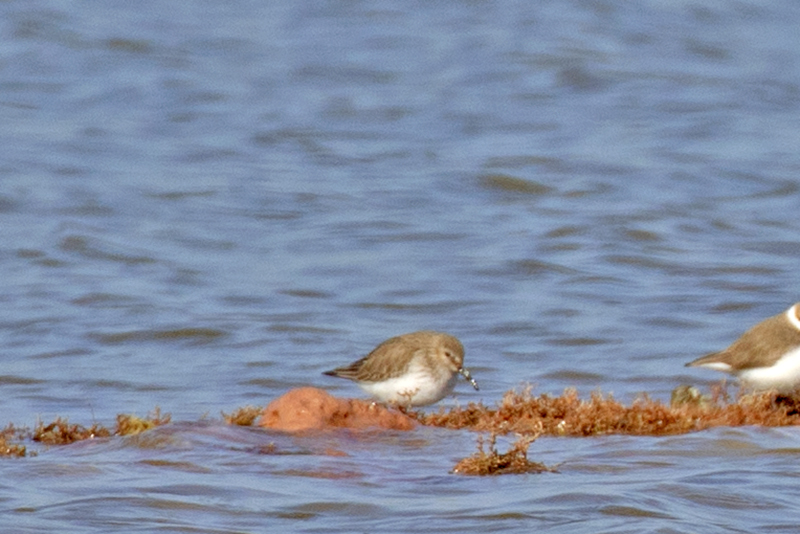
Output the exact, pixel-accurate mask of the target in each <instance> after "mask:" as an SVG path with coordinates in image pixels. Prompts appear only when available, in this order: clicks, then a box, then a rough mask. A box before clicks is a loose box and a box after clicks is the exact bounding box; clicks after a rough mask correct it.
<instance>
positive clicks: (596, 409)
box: [409, 388, 800, 436]
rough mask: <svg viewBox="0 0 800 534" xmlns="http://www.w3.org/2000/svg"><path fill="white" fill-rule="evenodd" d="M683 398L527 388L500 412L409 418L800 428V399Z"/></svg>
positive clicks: (533, 430)
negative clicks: (626, 399)
mask: <svg viewBox="0 0 800 534" xmlns="http://www.w3.org/2000/svg"><path fill="white" fill-rule="evenodd" d="M681 398H682V397H681V396H680V395H679V396H678V402H674V403H672V404H664V403H662V402H660V401H657V400H653V399H651V398H650V397H648V396H647V395H642V396H641V397H639V398H638V399H636V400H635V401H634V402H633V403H632V404H630V405H624V404H622V403H621V402H619V401H617V400H615V399H614V397H613V396H612V395H603V394H602V393H592V394H591V395H590V397H589V398H588V399H581V398H580V397H579V396H578V393H577V392H576V391H575V390H574V389H567V390H565V391H564V393H563V394H562V395H560V396H557V397H553V396H550V395H547V394H542V395H538V396H534V395H533V394H532V393H531V389H530V388H526V389H523V390H522V391H513V390H512V391H509V392H507V393H506V394H505V395H504V396H503V399H502V401H501V402H500V403H499V404H498V405H497V407H496V408H489V407H486V406H484V405H483V404H481V403H477V404H476V403H470V404H469V405H467V406H466V407H465V408H462V407H456V408H453V409H452V410H450V411H449V412H444V411H439V412H438V413H431V414H425V413H421V412H412V413H409V415H410V416H411V417H413V418H415V419H416V420H417V421H419V422H420V423H421V424H423V425H429V426H438V427H445V428H454V429H469V430H475V431H481V432H495V433H498V434H508V433H517V434H523V435H524V434H536V435H538V434H539V433H541V434H542V435H549V436H598V435H607V434H629V435H637V436H666V435H675V434H684V433H687V432H696V431H698V430H704V429H707V428H712V427H717V426H743V425H761V426H787V425H796V424H800V398H797V397H793V396H780V395H777V394H775V393H757V394H751V395H742V394H740V395H738V396H737V397H736V398H735V399H733V400H732V399H730V397H729V396H728V395H727V393H726V392H725V391H724V389H721V388H716V389H715V390H714V391H713V392H712V395H711V396H710V397H703V396H700V397H697V396H694V395H688V397H687V399H688V400H687V401H685V402H681V401H680V400H681Z"/></svg>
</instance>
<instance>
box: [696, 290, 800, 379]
mask: <svg viewBox="0 0 800 534" xmlns="http://www.w3.org/2000/svg"><path fill="white" fill-rule="evenodd" d="M798 314H800V302H798V303H797V304H795V305H794V306H792V307H791V308H789V309H788V310H786V311H785V312H783V313H779V314H778V315H775V316H773V317H770V318H769V319H765V320H764V321H762V322H760V323H758V324H757V325H755V326H754V327H752V328H751V329H750V330H748V331H747V332H745V333H744V334H742V336H741V337H740V338H739V339H737V340H736V341H734V342H733V344H732V345H731V346H730V347H728V348H727V349H725V350H723V351H721V352H715V353H713V354H709V355H707V356H703V357H702V358H698V359H697V360H694V361H693V362H689V363H687V364H686V366H687V367H705V368H707V369H715V370H717V371H724V372H726V373H730V374H732V375H734V376H736V377H738V378H739V380H740V381H741V382H742V384H743V385H745V386H748V387H751V388H753V389H756V390H776V391H778V392H780V393H790V392H792V391H794V390H796V389H798V387H800V315H798Z"/></svg>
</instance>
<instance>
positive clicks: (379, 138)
mask: <svg viewBox="0 0 800 534" xmlns="http://www.w3.org/2000/svg"><path fill="white" fill-rule="evenodd" d="M799 25H800V8H798V7H797V6H795V5H794V4H787V3H782V2H770V1H766V2H746V1H745V2H722V1H719V2H718V1H705V0H697V1H692V2H659V1H650V2H639V3H633V4H624V3H623V4H619V3H613V2H612V3H608V2H603V1H583V2H578V1H576V2H513V1H505V0H501V1H498V2H451V3H431V2H427V3H424V2H423V3H417V4H413V5H411V4H409V5H399V4H397V3H395V2H377V3H363V2H336V1H331V2H302V1H301V2H280V3H279V2H227V1H217V2H185V3H176V2H152V1H143V2H135V3H131V2H119V1H116V2H115V1H108V2H92V3H63V2H54V1H46V0H26V1H20V0H11V1H7V2H3V3H0V32H2V33H1V35H2V45H0V122H1V123H2V128H0V225H2V226H1V227H2V235H3V239H2V242H0V279H2V286H1V287H2V291H0V304H1V306H0V336H1V337H0V339H2V347H3V349H2V368H0V408H1V411H2V413H3V414H4V415H3V417H4V418H5V420H6V421H7V422H13V423H14V424H16V425H20V426H25V425H27V426H32V425H33V424H35V422H36V421H37V420H42V421H51V420H52V419H54V418H55V417H58V416H60V417H66V418H69V420H70V421H72V422H79V423H82V424H86V425H89V424H91V423H92V422H99V423H101V424H104V425H108V426H113V423H114V418H115V416H116V414H119V413H137V414H140V415H144V414H146V413H147V412H148V411H150V410H152V409H153V408H154V407H155V406H160V407H161V409H162V410H163V411H165V412H169V413H171V414H172V420H173V423H172V424H170V425H167V426H164V427H161V428H159V429H157V430H155V431H152V432H149V433H145V434H142V435H139V436H135V437H129V438H112V439H108V440H102V439H99V440H92V441H88V442H81V443H79V444H76V445H72V446H68V447H59V448H51V449H47V448H43V447H37V446H36V445H35V444H31V447H30V448H31V450H35V451H37V452H38V453H39V454H38V455H37V456H31V457H26V458H21V459H4V460H2V461H0V473H1V475H2V476H0V525H2V526H3V531H4V532H29V533H33V532H54V531H64V532H112V531H118V532H124V531H137V532H161V533H164V532H187V531H191V532H208V533H211V532H213V533H223V532H226V533H227V532H231V533H233V532H237V533H239V532H266V531H278V530H279V529H280V530H282V531H302V532H353V531H357V532H379V531H381V532H415V531H418V532H468V531H480V532H496V531H520V532H523V531H524V532H534V531H535V532H581V533H584V532H585V533H597V532H636V533H639V532H659V533H669V532H725V531H731V532H767V531H768V532H795V531H796V525H797V524H798V523H800V509H798V507H797V501H798V497H800V490H798V487H800V485H798V481H800V468H798V459H800V431H798V430H795V429H793V428H780V429H760V428H735V429H716V430H713V431H707V432H702V433H697V434H691V435H686V436H677V437H670V438H658V439H655V438H634V437H626V436H608V437H604V438H593V439H566V438H561V439H559V438H541V439H540V440H539V441H537V442H536V443H534V444H533V445H532V446H531V448H530V451H529V456H530V457H531V459H533V460H536V461H541V462H544V463H546V464H548V465H552V466H557V467H558V470H559V472H558V473H547V474H541V475H530V476H506V477H496V478H469V477H461V476H456V475H452V474H449V471H450V469H452V467H453V465H454V464H455V462H456V461H457V460H459V459H460V458H463V457H465V456H468V455H470V454H472V453H473V452H474V451H475V443H476V436H475V435H473V434H471V433H468V432H452V431H445V430H440V429H428V428H423V429H418V430H417V431H414V432H411V433H405V434H394V433H388V434H380V433H374V434H371V433H368V434H366V435H362V436H353V435H349V434H336V433H333V434H330V435H327V436H323V437H319V436H317V437H308V436H306V437H294V438H292V437H288V436H282V435H278V434H271V433H268V432H266V431H263V430H260V429H256V428H238V427H229V426H227V425H225V424H224V423H222V421H221V417H220V412H221V411H226V412H230V411H232V410H234V409H236V408H238V407H241V406H245V405H249V404H252V405H264V404H266V403H267V402H269V401H270V400H271V399H273V398H275V397H277V396H279V395H280V394H282V393H283V392H285V391H287V390H288V389H290V388H292V387H297V386H301V385H307V384H311V385H316V386H320V387H324V388H326V389H328V390H329V391H331V392H333V393H335V394H339V395H362V394H361V393H360V392H359V391H358V389H357V388H356V387H355V386H353V385H352V384H350V383H347V382H344V381H337V380H335V379H332V378H329V377H325V376H322V375H321V372H322V371H323V370H326V369H330V368H331V367H334V366H337V365H341V364H343V363H346V362H349V361H351V360H353V359H356V358H357V357H360V356H363V355H364V354H365V353H367V352H368V351H369V350H370V349H371V348H372V347H373V346H375V345H376V344H377V343H379V342H380V341H382V340H383V339H385V338H387V337H390V336H392V335H396V334H400V333H403V332H409V331H413V330H417V329H423V328H429V329H438V330H445V331H448V332H451V333H453V334H455V335H456V336H458V337H459V338H460V339H461V340H462V341H463V343H464V345H465V346H466V348H467V360H466V361H467V365H468V366H469V367H470V368H471V370H472V371H473V374H474V375H475V376H476V378H477V379H478V380H479V382H480V384H481V391H479V392H475V391H472V389H471V388H469V387H468V385H467V384H465V383H463V382H462V383H461V384H459V386H458V387H457V389H456V393H457V394H456V396H455V397H454V398H449V399H447V400H446V401H444V402H443V405H444V406H445V407H447V406H453V405H455V404H457V403H460V404H465V403H467V402H470V401H483V402H484V403H485V404H488V405H493V404H494V403H496V402H497V401H499V400H500V398H501V397H502V395H503V393H504V392H506V391H508V390H509V389H512V388H518V387H523V386H524V385H526V384H532V385H533V387H534V391H535V392H537V393H539V392H548V393H553V394H559V393H560V392H561V391H562V390H563V389H564V388H565V387H575V388H577V389H578V391H579V392H580V393H581V394H582V395H588V394H590V393H591V392H592V391H597V390H600V391H603V392H606V393H613V394H614V396H615V397H616V398H618V399H620V400H623V401H625V402H629V401H630V400H632V399H633V398H635V397H636V395H638V394H640V393H641V392H646V393H648V394H649V395H650V396H652V397H653V398H655V399H659V400H663V401H667V400H668V398H669V393H670V391H671V390H672V389H673V388H674V387H676V386H677V385H679V384H683V383H692V384H695V385H698V386H699V387H701V388H704V387H708V385H709V384H712V383H715V382H716V381H717V380H718V379H719V378H720V377H719V376H718V375H716V374H714V373H713V372H710V371H703V370H696V369H685V368H684V367H683V365H684V363H685V362H687V361H689V360H691V359H694V358H696V357H697V356H699V355H702V354H704V353H706V352H709V351H713V350H718V349H720V348H723V347H724V346H726V345H727V344H728V343H730V342H731V341H732V340H733V339H735V337H736V336H738V335H739V334H740V333H741V332H742V331H743V330H745V329H746V328H747V327H749V326H750V325H752V324H754V323H755V322H757V321H759V320H761V319H763V318H765V317H767V316H769V315H773V314H775V313H778V312H780V311H781V310H783V309H785V308H786V307H788V306H789V305H790V304H791V303H793V302H795V301H797V300H800V298H798V282H800V275H798V269H797V261H798V257H800V238H798V236H800V219H798V217H797V213H798V211H797V208H798V205H800V185H799V184H800V182H798V176H797V175H798V171H800V155H798V147H800V46H799V45H800V39H798V32H797V28H798V27H799ZM431 409H434V410H435V409H437V408H435V407H434V408H431ZM0 424H5V423H4V422H2V423H0ZM505 444H506V442H503V443H501V444H500V446H501V448H503V447H505Z"/></svg>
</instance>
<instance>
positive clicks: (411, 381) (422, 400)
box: [359, 369, 458, 406]
mask: <svg viewBox="0 0 800 534" xmlns="http://www.w3.org/2000/svg"><path fill="white" fill-rule="evenodd" d="M457 379H458V375H457V374H454V375H452V376H451V377H450V378H449V379H447V377H446V376H444V377H441V378H437V377H436V376H435V375H433V374H431V373H428V372H425V371H423V370H420V369H409V372H408V373H406V374H404V375H402V376H398V377H394V378H388V379H386V380H382V381H380V382H362V383H360V384H359V385H360V386H361V388H362V389H364V391H366V392H367V393H369V394H370V395H372V396H373V397H376V398H378V399H380V400H381V401H383V402H391V403H397V404H400V405H404V406H423V405H425V404H433V403H434V402H437V401H439V400H441V399H443V398H444V397H446V396H447V395H448V394H449V393H450V392H451V391H453V388H454V387H455V385H456V380H457Z"/></svg>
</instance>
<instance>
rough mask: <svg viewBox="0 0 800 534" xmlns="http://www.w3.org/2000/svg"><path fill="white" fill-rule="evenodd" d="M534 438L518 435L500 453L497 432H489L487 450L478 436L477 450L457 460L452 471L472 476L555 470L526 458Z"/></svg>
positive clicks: (484, 441) (481, 438)
mask: <svg viewBox="0 0 800 534" xmlns="http://www.w3.org/2000/svg"><path fill="white" fill-rule="evenodd" d="M535 440H536V436H533V435H526V436H522V435H521V436H518V437H517V440H516V441H515V442H514V443H513V444H512V445H511V447H509V449H508V451H506V452H504V453H500V452H498V451H497V434H495V433H494V432H492V433H491V434H489V439H488V446H489V450H488V451H486V450H485V449H484V445H486V440H484V438H483V436H482V435H481V436H479V437H478V452H477V453H475V454H473V455H472V456H469V457H467V458H464V459H463V460H461V461H459V462H458V463H457V464H456V465H455V467H454V468H453V471H452V472H453V473H456V474H459V475H473V476H479V475H480V476H485V475H508V474H515V475H516V474H524V473H543V472H546V471H549V472H556V471H555V469H552V468H550V467H547V466H546V465H544V464H542V463H539V462H532V461H530V460H528V447H530V445H531V443H533V442H534V441H535Z"/></svg>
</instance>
